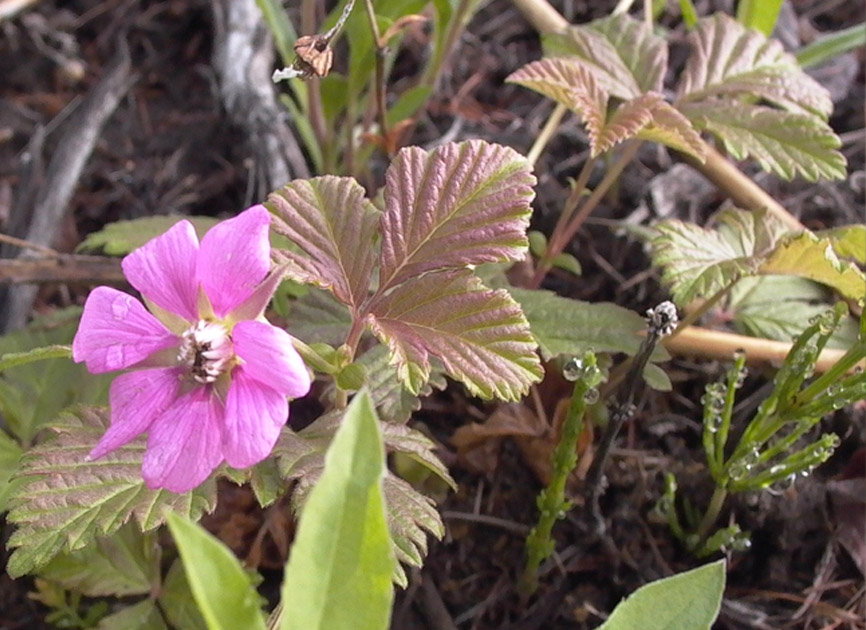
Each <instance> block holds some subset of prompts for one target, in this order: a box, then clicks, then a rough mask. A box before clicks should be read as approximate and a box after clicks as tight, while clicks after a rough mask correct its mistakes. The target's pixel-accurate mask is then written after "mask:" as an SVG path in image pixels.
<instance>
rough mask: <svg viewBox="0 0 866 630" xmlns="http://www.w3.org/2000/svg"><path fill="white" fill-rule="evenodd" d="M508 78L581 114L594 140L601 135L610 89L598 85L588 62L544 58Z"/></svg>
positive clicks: (509, 81)
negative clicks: (606, 89)
mask: <svg viewBox="0 0 866 630" xmlns="http://www.w3.org/2000/svg"><path fill="white" fill-rule="evenodd" d="M505 80H506V82H508V83H517V84H518V85H522V86H523V87H526V88H529V89H530V90H535V91H536V92H539V93H540V94H544V96H546V97H547V98H550V99H553V100H554V101H556V102H557V103H561V104H562V105H565V106H566V107H567V108H569V109H570V110H571V111H573V112H575V113H576V114H578V115H579V116H580V118H581V119H582V120H583V124H584V125H585V126H586V129H587V133H588V134H589V137H590V140H591V141H592V140H594V139H597V138H598V136H599V134H601V131H602V129H603V128H604V123H605V119H606V118H607V92H605V91H604V90H603V89H601V88H600V87H599V85H598V83H597V82H596V80H595V78H594V77H593V74H592V71H591V70H590V69H589V67H588V66H587V65H586V64H584V63H582V62H580V61H578V60H577V59H573V58H569V57H555V58H552V59H542V60H540V61H533V62H532V63H529V64H527V65H525V66H523V67H522V68H520V70H518V71H516V72H513V73H512V74H511V75H510V76H509V77H508V78H507V79H505ZM595 142H597V140H595Z"/></svg>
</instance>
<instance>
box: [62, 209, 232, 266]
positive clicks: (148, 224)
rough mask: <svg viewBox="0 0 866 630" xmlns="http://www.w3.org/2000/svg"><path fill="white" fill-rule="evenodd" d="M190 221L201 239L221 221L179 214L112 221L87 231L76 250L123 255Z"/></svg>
mask: <svg viewBox="0 0 866 630" xmlns="http://www.w3.org/2000/svg"><path fill="white" fill-rule="evenodd" d="M184 220H186V221H189V222H190V223H192V226H193V227H194V228H195V232H196V234H197V235H198V238H199V240H201V238H202V237H203V236H204V235H205V234H206V233H207V231H208V230H209V229H211V228H212V227H213V226H215V225H216V224H217V223H219V222H220V221H219V219H214V218H212V217H183V216H177V215H170V216H155V217H141V218H138V219H132V220H130V221H116V222H114V223H109V224H108V225H106V226H105V227H103V228H102V229H101V230H99V231H98V232H92V233H91V234H88V235H87V238H85V239H84V240H83V241H82V242H81V243H80V244H79V245H78V247H76V248H75V251H77V252H80V251H84V252H93V251H100V250H101V251H103V252H104V253H105V254H107V255H109V256H124V255H126V254H128V253H130V252H131V251H133V250H135V249H138V248H139V247H141V246H142V245H144V244H145V243H147V242H148V241H149V240H151V239H153V238H156V237H157V236H159V235H160V234H164V233H165V232H167V231H168V229H169V228H170V227H172V226H173V225H174V224H175V223H178V222H179V221H184Z"/></svg>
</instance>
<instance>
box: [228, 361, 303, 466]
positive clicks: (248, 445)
mask: <svg viewBox="0 0 866 630" xmlns="http://www.w3.org/2000/svg"><path fill="white" fill-rule="evenodd" d="M288 418H289V403H288V401H287V400H286V397H285V395H283V394H281V393H279V392H278V391H275V390H273V389H271V388H270V387H268V386H266V385H263V384H262V383H260V382H259V381H257V380H256V379H254V378H252V377H251V376H250V375H249V374H247V372H246V370H245V369H244V368H243V367H236V368H235V369H234V371H233V372H232V384H231V387H230V388H229V393H228V396H227V397H226V417H225V442H224V444H223V453H224V454H225V458H226V461H227V462H228V463H229V465H230V466H232V467H233V468H248V467H249V466H252V465H253V464H258V463H259V462H260V461H262V460H263V459H264V458H265V457H267V456H268V455H270V453H271V451H272V450H273V448H274V444H276V442H277V438H278V437H279V436H280V429H282V428H283V425H284V424H285V423H286V420H288Z"/></svg>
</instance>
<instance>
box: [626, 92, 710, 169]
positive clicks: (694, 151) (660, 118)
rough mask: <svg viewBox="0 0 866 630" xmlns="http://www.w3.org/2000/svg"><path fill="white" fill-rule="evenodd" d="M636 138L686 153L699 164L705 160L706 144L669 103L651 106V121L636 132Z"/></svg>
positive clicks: (686, 119)
mask: <svg viewBox="0 0 866 630" xmlns="http://www.w3.org/2000/svg"><path fill="white" fill-rule="evenodd" d="M637 137H638V138H639V139H641V140H649V141H650V142H658V143H660V144H664V145H666V146H669V147H671V148H672V149H676V150H677V151H681V152H683V153H688V154H690V155H693V156H694V157H695V158H697V159H698V160H699V161H700V162H703V161H704V160H705V159H706V144H704V141H703V140H701V136H700V134H699V133H698V132H697V131H696V130H695V128H694V127H692V123H691V122H690V121H689V119H688V118H686V117H685V116H683V115H682V114H681V113H680V112H679V111H678V110H677V109H675V108H674V107H673V106H672V105H671V104H670V103H668V102H666V101H664V100H661V99H659V100H658V101H657V102H656V103H654V105H653V106H652V121H651V122H650V124H649V125H647V126H646V127H644V128H643V129H641V130H640V131H639V132H638V134H637Z"/></svg>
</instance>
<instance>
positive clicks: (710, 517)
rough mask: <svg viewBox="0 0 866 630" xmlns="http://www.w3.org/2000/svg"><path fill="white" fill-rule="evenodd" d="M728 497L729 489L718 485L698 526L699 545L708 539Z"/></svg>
mask: <svg viewBox="0 0 866 630" xmlns="http://www.w3.org/2000/svg"><path fill="white" fill-rule="evenodd" d="M727 498H728V491H727V490H726V489H725V488H722V487H721V486H716V489H715V491H714V492H713V496H712V498H710V504H709V505H708V506H707V511H706V512H705V513H704V518H703V519H702V520H701V524H700V525H699V526H698V541H699V542H698V545H697V547H700V546H701V545H702V544H704V542H705V541H706V540H707V536H708V535H709V533H710V530H711V529H712V527H713V525H715V524H716V520H717V519H718V518H719V514H720V513H721V511H722V507H723V506H724V504H725V499H727Z"/></svg>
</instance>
